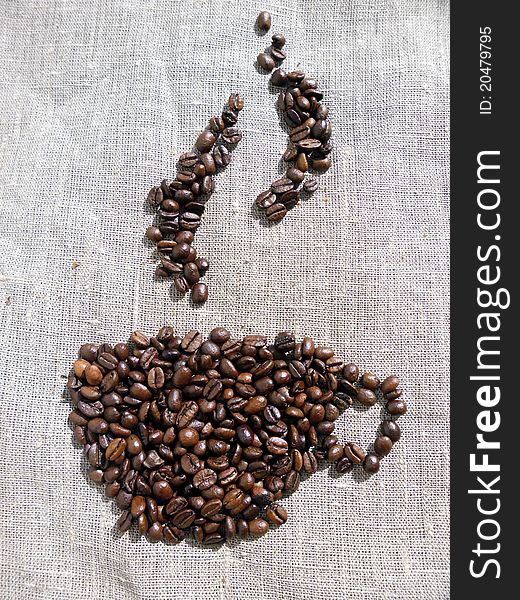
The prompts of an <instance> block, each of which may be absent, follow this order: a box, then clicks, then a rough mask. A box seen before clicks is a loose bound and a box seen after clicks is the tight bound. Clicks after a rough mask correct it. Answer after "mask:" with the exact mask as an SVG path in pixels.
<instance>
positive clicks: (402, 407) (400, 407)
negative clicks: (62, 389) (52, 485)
mask: <svg viewBox="0 0 520 600" xmlns="http://www.w3.org/2000/svg"><path fill="white" fill-rule="evenodd" d="M386 410H387V411H388V412H389V413H390V414H391V415H404V414H405V413H406V410H407V407H406V403H405V402H404V401H403V400H390V402H387V403H386ZM89 425H90V423H89Z"/></svg>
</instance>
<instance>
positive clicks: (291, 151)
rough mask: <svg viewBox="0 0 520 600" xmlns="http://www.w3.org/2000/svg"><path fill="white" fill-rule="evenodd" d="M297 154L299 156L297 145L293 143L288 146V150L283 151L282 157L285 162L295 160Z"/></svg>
mask: <svg viewBox="0 0 520 600" xmlns="http://www.w3.org/2000/svg"><path fill="white" fill-rule="evenodd" d="M297 156H298V151H297V149H296V146H294V145H292V144H291V145H290V146H289V147H288V148H287V150H286V151H285V152H284V153H283V156H282V158H283V160H284V161H285V162H290V161H292V160H294V159H295V158H296V157H297Z"/></svg>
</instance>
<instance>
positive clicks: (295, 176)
mask: <svg viewBox="0 0 520 600" xmlns="http://www.w3.org/2000/svg"><path fill="white" fill-rule="evenodd" d="M285 176H286V177H287V179H290V180H291V181H292V182H293V183H301V182H302V181H303V180H304V179H305V174H304V173H302V172H301V171H300V170H299V169H296V168H295V167H291V168H290V169H287V172H286V174H285Z"/></svg>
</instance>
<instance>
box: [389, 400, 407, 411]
mask: <svg viewBox="0 0 520 600" xmlns="http://www.w3.org/2000/svg"><path fill="white" fill-rule="evenodd" d="M386 410H387V411H388V412H389V413H390V414H391V415H404V414H405V413H406V410H407V407H406V403H405V402H403V400H390V402H387V403H386Z"/></svg>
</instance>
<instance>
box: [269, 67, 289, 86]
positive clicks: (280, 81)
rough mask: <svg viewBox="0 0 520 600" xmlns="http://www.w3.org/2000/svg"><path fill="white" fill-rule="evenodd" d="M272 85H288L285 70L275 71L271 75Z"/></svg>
mask: <svg viewBox="0 0 520 600" xmlns="http://www.w3.org/2000/svg"><path fill="white" fill-rule="evenodd" d="M271 83H272V84H273V85H275V86H277V87H284V86H286V85H287V73H286V72H285V71H284V70H283V69H275V70H274V71H273V74H272V75H271Z"/></svg>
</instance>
